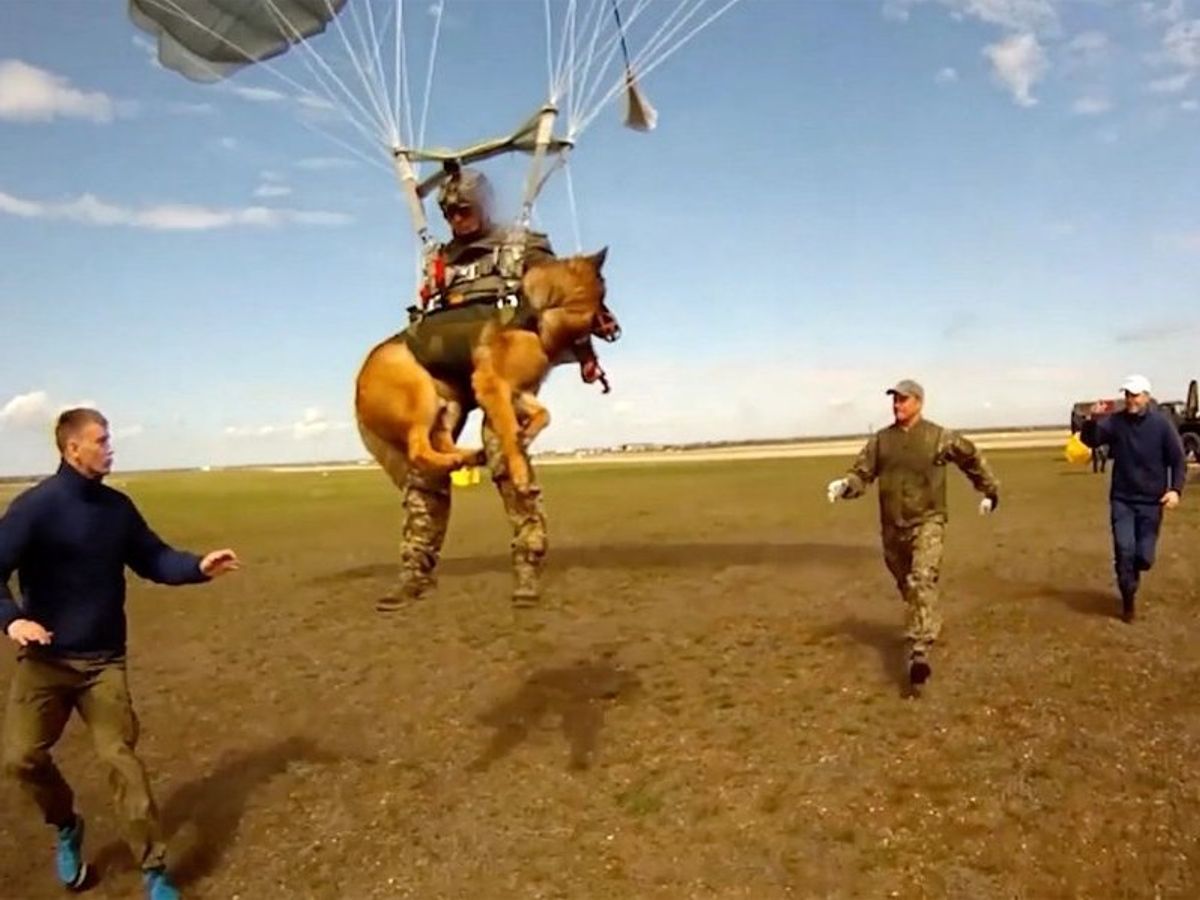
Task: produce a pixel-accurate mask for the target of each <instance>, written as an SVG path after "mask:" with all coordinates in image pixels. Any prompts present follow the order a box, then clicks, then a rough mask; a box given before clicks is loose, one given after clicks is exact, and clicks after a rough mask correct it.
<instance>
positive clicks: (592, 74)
mask: <svg viewBox="0 0 1200 900" xmlns="http://www.w3.org/2000/svg"><path fill="white" fill-rule="evenodd" d="M649 2H650V0H640V2H639V3H638V4H637V5H636V6H635V7H634V8H633V9H632V10H631V11H630V12H629V14H628V15H626V17H625V22H626V24H627V25H632V24H633V23H634V21H636V20H637V19H638V18H639V17H640V16H641V14H642V13H643V12H645V11H646V9H647V8H648V6H649ZM596 5H597V6H598V7H599V8H600V10H601V12H603V10H604V8H605V6H606V5H607V4H606V3H605V0H596ZM672 15H674V13H672ZM620 49H621V48H620V44H619V43H618V37H617V35H610V36H609V37H606V38H605V40H604V45H603V46H602V47H601V48H600V51H599V53H600V54H601V55H602V56H603V60H602V62H601V63H600V64H599V65H598V66H597V65H595V64H594V56H595V54H594V53H593V54H592V55H590V56H589V58H588V59H587V60H586V68H585V78H584V81H585V82H586V83H588V87H587V90H586V92H584V94H583V99H582V100H580V101H579V102H578V103H576V104H575V115H574V117H573V118H572V120H571V122H570V124H569V128H570V133H571V135H572V136H574V135H577V134H578V133H579V132H580V131H582V130H583V121H584V118H585V113H587V112H589V111H590V110H591V109H592V101H593V98H594V97H595V96H596V94H597V92H598V91H599V90H600V89H601V87H603V86H604V84H605V83H606V82H605V73H606V72H607V71H608V70H609V67H610V66H611V65H612V62H613V59H615V58H616V55H617V51H618V50H620ZM618 83H619V84H623V83H624V81H623V79H622V80H620V81H619V82H618ZM600 105H603V103H601V104H600Z"/></svg>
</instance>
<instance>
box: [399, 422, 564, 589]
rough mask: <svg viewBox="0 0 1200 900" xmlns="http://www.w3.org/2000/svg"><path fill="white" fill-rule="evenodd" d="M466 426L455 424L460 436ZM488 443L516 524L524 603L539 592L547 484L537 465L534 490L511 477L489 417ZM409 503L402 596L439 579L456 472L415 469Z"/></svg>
mask: <svg viewBox="0 0 1200 900" xmlns="http://www.w3.org/2000/svg"><path fill="white" fill-rule="evenodd" d="M460 427H461V426H460ZM460 427H459V428H454V429H452V430H453V431H454V433H455V435H456V437H457V433H458V431H459V430H460ZM483 446H484V451H485V453H486V455H487V462H488V468H489V469H491V472H492V481H493V482H494V483H495V485H496V490H497V491H498V492H499V494H500V499H501V501H502V502H503V504H504V512H505V514H506V515H507V517H508V521H509V524H510V525H511V526H512V533H513V537H512V544H511V546H512V562H513V580H514V589H513V600H514V602H518V603H520V602H528V601H532V600H534V599H536V597H537V595H538V582H539V578H540V575H541V570H542V563H543V560H544V559H545V556H546V547H547V544H546V516H545V513H544V512H543V509H542V498H541V488H540V487H539V486H538V484H537V478H536V475H535V474H534V472H533V469H532V467H531V468H530V480H531V483H530V486H529V489H528V490H527V491H525V492H520V491H518V490H517V489H516V487H515V486H514V485H513V483H512V480H511V479H510V478H509V474H508V469H507V466H506V465H505V462H504V455H503V453H502V452H501V450H500V441H499V438H498V437H497V436H496V434H495V432H494V431H493V430H492V429H491V427H490V426H489V425H488V424H487V423H486V422H485V423H484V426H483ZM403 504H404V526H403V529H402V532H401V543H400V570H401V571H400V592H401V595H402V597H406V598H409V599H413V598H416V597H419V596H420V595H421V594H423V593H424V592H425V591H427V590H428V589H429V588H431V587H432V586H433V584H434V580H435V575H434V573H435V570H436V568H437V564H438V559H439V557H440V556H441V551H442V544H443V542H444V541H445V539H446V530H447V528H448V527H449V524H450V477H449V476H448V475H443V476H430V475H428V474H425V473H420V472H416V471H410V472H409V476H408V480H407V483H406V485H405V489H404V500H403Z"/></svg>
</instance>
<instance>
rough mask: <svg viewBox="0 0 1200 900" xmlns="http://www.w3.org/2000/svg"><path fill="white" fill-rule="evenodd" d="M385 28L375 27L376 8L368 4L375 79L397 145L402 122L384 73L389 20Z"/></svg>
mask: <svg viewBox="0 0 1200 900" xmlns="http://www.w3.org/2000/svg"><path fill="white" fill-rule="evenodd" d="M383 24H384V28H383V29H382V30H381V29H379V28H376V26H375V13H374V6H373V5H372V4H370V3H368V4H367V32H368V33H369V34H371V35H373V36H374V39H375V40H374V43H373V46H372V50H373V51H374V56H373V58H374V61H375V69H374V73H375V78H376V84H377V85H378V89H379V98H380V100H381V101H382V102H383V112H384V116H385V118H386V121H387V125H388V138H389V140H390V141H391V142H392V143H397V142H399V140H400V121H399V119H398V117H397V116H396V115H395V114H394V113H393V112H392V103H391V99H390V98H389V97H388V89H387V75H385V74H384V72H383V37H384V32H385V31H386V28H387V19H384V20H383Z"/></svg>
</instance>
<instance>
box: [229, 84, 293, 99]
mask: <svg viewBox="0 0 1200 900" xmlns="http://www.w3.org/2000/svg"><path fill="white" fill-rule="evenodd" d="M228 89H229V90H230V91H231V92H232V93H234V94H235V95H237V96H238V97H241V98H242V99H243V100H250V101H251V102H253V103H278V102H279V101H280V100H286V99H287V95H285V94H281V93H280V92H279V91H273V90H271V89H270V88H256V87H243V86H241V85H230V86H229V88H228Z"/></svg>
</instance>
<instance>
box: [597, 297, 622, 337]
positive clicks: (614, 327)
mask: <svg viewBox="0 0 1200 900" xmlns="http://www.w3.org/2000/svg"><path fill="white" fill-rule="evenodd" d="M592 334H593V335H594V336H595V337H598V338H600V339H601V340H602V341H607V342H608V343H610V344H611V343H612V342H613V341H615V340H617V339H618V338H619V337H620V336H621V324H620V323H619V322H618V321H617V317H616V316H614V315H613V314H612V311H611V310H610V309H609V308H608V307H607V306H603V305H601V307H600V308H599V309H598V310H596V318H595V319H594V320H593V322H592Z"/></svg>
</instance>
